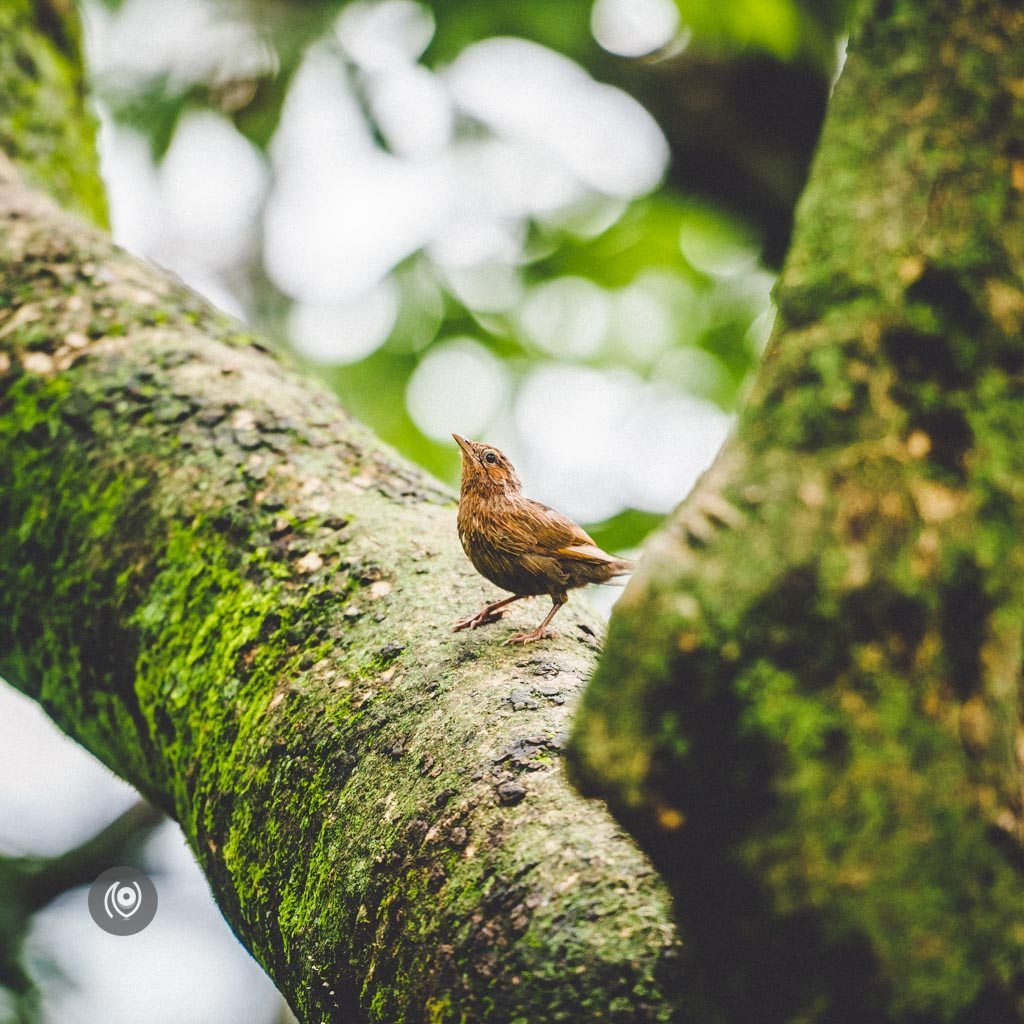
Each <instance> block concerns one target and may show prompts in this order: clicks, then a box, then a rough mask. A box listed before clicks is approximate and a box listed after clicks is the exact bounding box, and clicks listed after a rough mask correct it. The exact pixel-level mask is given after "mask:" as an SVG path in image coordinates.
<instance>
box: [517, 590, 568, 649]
mask: <svg viewBox="0 0 1024 1024" xmlns="http://www.w3.org/2000/svg"><path fill="white" fill-rule="evenodd" d="M567 600H568V597H567V596H566V595H565V594H552V595H551V611H549V612H548V613H547V615H545V616H544V621H543V622H542V623H541V624H540V625H539V626H538V627H537V628H536V629H535V630H534V631H533V632H532V633H516V634H515V635H514V636H510V637H509V638H508V639H507V640H506V641H505V643H507V644H531V643H533V641H534V640H543V639H544V638H545V637H549V636H552V635H553V634H552V633H549V632H548V628H547V626H548V623H549V622H550V621H551V620H552V619H553V618H554V617H555V613H556V612H557V611H558V609H559V608H561V607H562V605H563V604H565V602H566V601H567Z"/></svg>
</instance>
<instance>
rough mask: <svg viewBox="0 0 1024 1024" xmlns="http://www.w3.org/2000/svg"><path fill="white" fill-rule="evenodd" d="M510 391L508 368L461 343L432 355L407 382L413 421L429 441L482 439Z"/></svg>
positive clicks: (454, 342)
mask: <svg viewBox="0 0 1024 1024" xmlns="http://www.w3.org/2000/svg"><path fill="white" fill-rule="evenodd" d="M507 391H508V381H507V374H506V371H505V368H504V367H503V366H502V364H501V361H500V360H498V359H496V358H495V357H494V356H493V355H492V354H491V353H490V352H488V351H487V349H485V348H484V347H483V345H481V344H480V343H479V342H477V341H474V340H473V339H472V338H457V339H454V340H452V341H448V342H445V343H443V344H441V345H438V346H436V347H435V348H433V349H431V350H430V352H428V353H427V355H426V356H425V357H424V359H423V362H421V363H420V365H419V366H418V367H416V370H415V372H414V373H413V375H412V377H411V378H410V380H409V386H408V390H407V392H406V401H407V404H408V408H409V415H410V416H412V418H413V420H414V421H415V422H416V425H417V426H418V427H419V428H420V430H422V431H423V433H424V434H426V435H427V436H428V437H433V438H436V439H437V440H443V441H447V440H449V439H450V437H451V433H452V431H453V430H454V431H457V432H458V433H460V434H463V435H465V436H467V437H473V436H475V435H476V434H479V433H480V431H482V430H483V429H484V428H485V427H486V426H487V424H488V423H489V422H490V421H491V419H492V418H493V417H494V416H495V414H496V413H497V412H498V410H499V408H500V407H501V405H502V403H503V402H504V400H505V395H506V394H507Z"/></svg>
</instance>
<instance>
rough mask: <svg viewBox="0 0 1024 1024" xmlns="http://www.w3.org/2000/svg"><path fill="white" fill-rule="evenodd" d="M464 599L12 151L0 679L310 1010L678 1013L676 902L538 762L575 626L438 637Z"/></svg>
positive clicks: (366, 467) (421, 489)
mask: <svg viewBox="0 0 1024 1024" xmlns="http://www.w3.org/2000/svg"><path fill="white" fill-rule="evenodd" d="M487 593H489V591H488V588H487V585H486V584H484V582H483V581H482V580H481V579H480V578H479V577H477V576H476V575H475V574H474V573H473V571H472V569H471V568H470V567H469V565H468V563H467V562H466V560H465V559H464V557H463V556H462V554H461V551H460V550H459V549H458V542H457V539H456V537H455V527H454V507H453V502H452V499H451V496H450V495H449V494H448V493H447V492H445V491H443V490H441V489H440V487H439V486H438V485H437V484H435V483H434V482H433V481H432V480H430V479H429V478H427V477H425V476H424V474H422V473H421V472H419V471H417V470H415V469H413V468H412V467H410V466H408V465H406V464H404V463H402V462H401V461H400V460H399V459H398V458H397V457H396V456H395V455H394V454H393V453H392V452H390V451H388V450H386V449H384V448H383V447H382V446H381V445H380V444H379V443H378V442H376V441H375V440H374V439H373V438H372V437H371V436H369V434H368V432H367V431H366V430H365V429H364V428H362V427H361V426H359V425H358V424H356V423H354V422H352V421H350V420H349V419H348V418H347V417H346V416H345V414H344V412H343V411H342V410H341V409H340V408H339V407H338V406H337V404H336V402H335V401H334V400H333V399H332V398H331V397H330V396H329V395H328V394H327V393H326V392H325V391H324V390H322V389H321V388H319V387H317V386H316V385H314V384H312V383H309V382H307V381H305V380H303V379H302V378H300V377H299V376H298V375H296V374H293V373H291V372H289V371H288V370H286V369H285V368H283V367H282V366H281V365H280V364H279V363H278V362H277V361H275V360H274V359H273V358H271V357H270V356H268V355H267V354H265V353H264V352H262V351H260V350H259V349H258V347H256V346H254V345H253V344H252V343H251V340H250V339H249V338H248V337H246V336H245V335H243V334H242V333H241V332H240V331H239V329H238V327H237V325H235V324H233V323H231V322H228V321H227V320H226V319H225V318H223V317H220V316H218V315H217V314H215V313H213V312H211V311H210V309H209V308H208V307H206V306H205V305H204V304H203V303H202V302H201V301H200V300H199V299H197V298H196V297H195V296H193V295H191V294H189V293H188V292H187V291H185V290H184V289H182V288H181V287H180V286H178V285H176V284H175V283H174V282H173V281H171V280H170V279H169V277H168V276H167V275H164V274H161V273H158V272H156V271H155V270H153V269H151V268H148V267H146V266H144V265H142V264H141V263H139V262H138V261H136V260H134V259H132V258H130V257H128V256H127V255H125V254H124V253H121V252H119V251H117V250H116V249H115V248H114V247H113V246H112V245H111V244H110V243H109V242H108V241H107V240H106V239H105V238H103V237H102V236H100V235H99V234H97V233H96V232H94V231H92V230H90V229H87V228H85V227H84V226H83V225H82V224H80V223H78V222H76V221H74V220H72V219H70V218H69V217H67V216H66V215H63V214H61V213H59V212H58V211H56V210H55V209H54V208H53V207H52V206H50V205H49V204H48V203H47V202H46V201H44V200H42V199H41V198H40V197H38V196H37V195H34V194H32V193H31V192H29V191H27V190H26V189H25V188H24V187H22V185H20V184H19V183H18V181H17V180H16V178H15V177H14V175H13V174H12V173H11V172H10V171H9V170H7V171H4V172H3V174H2V180H0V672H2V674H3V675H5V676H6V677H7V678H9V679H10V680H11V681H12V682H13V683H15V685H17V686H19V687H21V688H22V689H24V690H25V691H26V692H27V693H29V694H30V695H32V696H34V697H35V698H36V699H38V700H39V701H40V702H41V703H42V704H43V705H44V706H45V707H46V708H47V709H48V711H49V712H50V714H51V715H52V716H53V717H54V719H55V720H56V721H57V722H58V723H59V724H60V725H61V727H62V728H64V729H65V730H66V731H67V732H69V733H70V734H71V735H73V736H75V737H76V738H77V739H79V740H80V741H81V742H82V743H83V744H84V745H86V746H87V747H88V748H89V749H90V750H92V751H93V752H94V753H95V754H97V755H98V756H99V757H100V758H101V759H103V760H104V761H105V762H106V763H107V764H108V765H110V766H111V767H112V768H114V770H115V771H117V772H118V773H119V774H121V775H122V776H123V777H125V778H126V779H128V780H130V781H131V782H133V783H134V784H135V785H137V786H138V787H139V788H140V789H141V790H142V791H143V792H144V793H145V794H146V795H147V796H148V797H149V798H150V799H151V800H152V801H153V802H154V803H156V804H158V805H159V806H161V807H163V808H165V809H166V810H167V811H168V812H169V813H171V814H173V815H174V817H176V818H177V820H178V821H179V822H180V823H181V825H182V827H183V829H184V831H185V834H186V836H187V837H188V839H189V841H190V842H191V844H192V846H193V848H194V850H195V852H196V855H197V857H198V858H199V860H200V863H201V864H202V866H203V869H204V871H205V872H206V874H207V876H208V877H209V879H210V882H211V885H212V886H213V889H214V893H215V895H216V897H217V899H218V901H219V902H220V905H221V907H222V909H223V911H224V913H225V915H226V916H227V918H228V920H229V921H230V922H231V924H232V926H233V927H234V928H235V930H236V932H237V934H238V935H239V937H240V938H241V939H242V941H243V942H244V943H245V944H246V945H247V946H248V947H249V948H250V949H251V950H252V952H253V953H254V955H255V956H256V957H257V958H258V959H259V960H260V962H261V963H262V964H263V965H264V966H265V967H266V969H267V970H268V972H269V973H270V974H271V976H272V977H273V978H274V979H275V981H276V982H277V983H278V985H279V986H280V987H281V989H282V991H283V992H284V993H285V994H286V995H287V997H288V998H289V1000H290V1001H291V1003H292V1005H293V1006H294V1007H295V1009H296V1011H297V1012H298V1013H299V1015H300V1016H301V1018H302V1019H303V1020H308V1021H314V1020H315V1021H322V1020H337V1021H341V1020H345V1021H346V1022H351V1021H355V1020H372V1021H381V1022H387V1024H393V1022H399V1021H410V1022H412V1021H421V1020H430V1021H463V1020H468V1021H513V1020H525V1019H529V1020H544V1021H558V1020H566V1021H569V1020H579V1019H581V1017H582V1018H585V1019H588V1020H601V1021H655V1020H665V1019H667V1018H668V1017H669V1016H670V1013H671V1009H670V1007H671V1000H670V997H669V996H668V995H667V993H666V991H665V987H664V983H663V977H662V974H663V972H664V970H665V969H666V968H667V967H668V966H669V965H670V964H671V962H672V959H673V956H674V952H675V942H674V938H673V933H672V928H671V926H670V924H669V923H668V919H667V906H666V904H667V900H666V898H665V897H664V896H663V894H662V891H661V889H660V887H659V883H658V881H657V880H656V878H655V877H654V875H653V873H652V871H651V869H650V868H649V867H648V866H647V865H646V864H645V862H644V861H643V859H642V858H641V857H640V855H639V854H638V853H637V852H636V851H635V850H634V849H633V847H632V846H631V845H630V843H629V842H628V841H627V840H626V839H625V838H623V837H622V836H621V835H620V834H618V833H616V831H615V828H614V827H613V825H612V823H611V822H610V820H608V819H607V818H606V817H605V815H604V812H603V810H602V809H601V808H600V807H599V806H598V805H595V804H593V803H588V802H586V801H584V800H583V799H582V798H580V797H578V796H577V795H576V794H575V793H574V792H573V791H572V790H571V789H570V788H569V786H568V785H567V783H566V782H565V780H564V778H563V775H562V772H561V770H560V767H559V760H560V756H559V751H560V748H561V745H562V742H563V735H564V730H565V729H566V728H567V726H568V716H569V714H570V711H571V709H572V707H573V705H574V703H575V698H576V695H577V692H578V691H579V690H580V688H581V685H582V680H583V679H584V678H585V677H586V675H587V673H588V672H589V671H590V669H591V667H592V665H593V663H594V658H595V655H596V651H597V646H598V641H597V640H596V639H595V634H596V631H597V628H596V626H595V624H594V621H593V619H592V618H590V617H589V616H588V615H587V614H585V613H584V612H583V611H582V610H581V609H579V608H573V607H572V606H570V610H569V611H568V612H567V613H565V619H564V620H563V623H562V630H563V634H564V635H563V638H562V639H561V640H559V641H558V642H556V643H552V644H547V645H545V646H544V647H541V648H535V649H531V650H528V651H525V652H524V651H522V650H511V649H509V648H506V647H504V646H502V645H501V643H500V641H501V640H502V639H503V637H504V636H505V635H507V634H508V633H509V632H510V628H511V627H510V625H505V624H499V625H496V626H492V627H489V628H488V629H486V630H480V631H478V632H473V633H469V634H466V633H460V634H458V635H454V636H453V635H452V634H451V632H450V626H451V621H452V620H453V619H454V618H455V617H456V616H457V615H458V614H459V613H465V612H466V611H467V610H469V609H471V608H473V607H475V606H476V605H477V604H478V603H480V602H481V600H482V598H483V597H484V595H485V594H487ZM535 617H536V609H533V608H525V609H524V610H523V611H522V612H516V613H513V614H512V615H511V616H510V618H511V619H513V620H515V621H516V624H518V625H520V626H524V625H525V624H526V623H528V622H529V623H532V622H533V620H534V618H535Z"/></svg>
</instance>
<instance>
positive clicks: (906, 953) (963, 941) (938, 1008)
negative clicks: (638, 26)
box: [573, 0, 1024, 1024]
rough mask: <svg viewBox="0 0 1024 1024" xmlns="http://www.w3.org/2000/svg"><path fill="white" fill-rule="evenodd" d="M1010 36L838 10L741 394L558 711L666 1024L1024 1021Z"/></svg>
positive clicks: (1017, 183)
mask: <svg viewBox="0 0 1024 1024" xmlns="http://www.w3.org/2000/svg"><path fill="white" fill-rule="evenodd" d="M1022 32H1024V15H1022V14H1021V12H1020V10H1019V7H1018V5H1016V4H1011V3H998V2H994V0H985V2H980V0H979V2H974V0H960V2H958V3H952V4H950V3H946V2H944V0H943V2H938V0H934V2H927V0H923V2H911V0H902V2H901V0H893V2H886V3H879V4H874V5H866V7H865V14H864V20H863V22H862V25H861V28H860V31H859V32H858V33H857V35H856V37H855V38H854V40H853V42H852V43H851V47H850V54H849V58H848V62H847V65H846V68H845V70H844V72H843V76H842V78H841V80H840V82H839V84H838V86H837V88H836V92H835V96H834V98H833V102H832V106H831V108H830V111H829V118H828V121H827V123H826V127H825V132H824V135H823V139H822V143H821V148H820V151H819V154H818V157H817V160H816V163H815V167H814V170H813V173H812V178H811V182H810V185H809V187H808V190H807V193H806V195H805V197H804V199H803V200H802V202H801V206H800V209H799V212H798V218H797V230H796V235H795V241H794V247H793V251H792V253H791V255H790V257H789V260H788V262H787V265H786V268H785V270H784V272H783V276H782V279H781V282H780V285H779V288H778V292H777V303H778V307H779V319H778V323H777V327H776V332H775V336H774V338H773V340H772V343H771V345H770V347H769V351H768V353H767V355H766V358H765V362H764V366H763V368H762V372H761V374H760V376H759V379H758V382H757V385H756V387H755V390H754V393H753V395H752V397H751V401H750V403H749V405H748V407H747V409H746V410H745V412H744V413H743V415H742V417H741V421H740V424H739V427H738V429H737V431H736V434H735V436H734V438H733V439H732V440H731V442H730V444H729V446H728V447H727V449H726V451H725V453H724V454H723V456H722V457H721V459H720V460H719V462H718V464H717V465H716V466H715V468H714V469H713V470H712V471H711V472H710V473H709V474H708V475H707V476H706V477H705V479H704V480H703V481H702V482H701V483H700V484H699V485H698V488H697V490H696V492H695V494H694V495H693V496H691V498H690V500H689V501H688V502H687V503H686V505H684V506H683V507H682V508H681V509H680V510H679V512H678V513H677V514H676V515H675V516H674V517H673V521H672V522H671V523H670V525H669V526H668V528H667V529H666V530H665V532H664V533H663V534H662V535H661V536H660V538H658V539H657V540H656V541H655V542H654V544H653V545H652V550H651V551H650V552H649V555H648V558H647V560H646V561H645V564H644V566H643V567H642V570H641V572H640V573H639V574H638V576H637V578H635V579H634V581H633V583H632V584H631V586H630V588H629V589H628V590H627V592H626V594H625V596H624V599H623V601H622V602H621V603H620V605H619V608H618V610H617V613H616V616H615V617H614V618H613V622H612V626H611V631H610V636H609V649H608V652H607V654H606V657H605V659H604V660H603V662H602V664H601V666H600V669H599V672H598V675H597V678H596V679H595V681H594V684H593V686H592V688H591V689H590V690H589V691H588V694H587V697H586V700H585V703H584V707H583V710H582V713H581V717H580V720H579V723H578V725H577V729H576V733H575V738H574V748H573V761H574V764H575V766H576V767H575V772H576V774H577V776H578V777H579V779H580V780H581V783H582V784H583V785H584V786H585V788H586V789H587V790H588V791H590V792H598V793H601V794H602V795H605V796H607V797H608V798H609V801H610V803H611V804H612V806H613V808H614V810H615V812H616V814H617V815H618V816H619V817H620V819H621V820H622V821H623V822H625V823H626V824H627V825H628V826H629V828H630V830H631V831H632V832H633V833H634V834H635V835H636V836H637V837H638V838H639V839H640V841H641V844H642V845H643V846H644V847H645V848H646V849H647V850H648V851H649V852H650V853H651V855H652V857H653V858H654V860H655V863H656V864H657V865H658V866H659V868H661V870H662V871H663V873H664V875H665V877H666V879H667V880H668V881H669V883H670V885H671V886H672V888H673V891H674V894H675V897H676V903H677V913H678V918H679V920H680V922H681V927H682V930H683V934H684V940H686V961H685V962H686V966H687V968H688V969H689V970H690V971H691V972H692V977H691V981H692V983H693V984H694V986H695V990H696V991H697V992H698V993H699V994H698V995H697V996H696V997H695V1011H694V1012H695V1019H706V1020H723V1021H724V1020H749V1019H758V1020H760V1021H763V1022H766V1024H767V1022H774V1021H778V1022H783V1021H785V1022H790V1021H793V1022H795V1021H801V1022H804V1021H830V1022H831V1021H863V1020H871V1021H908V1022H909V1021H915V1022H917V1021H957V1022H968V1021H986V1022H1003V1021H1020V1020H1024V973H1022V972H1021V970H1020V963H1021V962H1022V954H1024V888H1022V886H1021V881H1022V879H1021V873H1022V871H1024V851H1022V847H1021V839H1022V835H1024V827H1022V805H1021V796H1020V753H1019V751H1020V750H1021V742H1022V737H1024V729H1022V726H1021V719H1020V710H1019V707H1020V705H1019V701H1020V694H1019V691H1020V682H1021V678H1022V633H1021V625H1020V624H1021V622H1024V582H1022V581H1024V575H1022V573H1021V568H1022V566H1024V546H1022V544H1021V537H1022V536H1024V513H1022V509H1024V504H1022V503H1021V497H1022V496H1024V454H1022V453H1024V447H1022V440H1024V405H1022V403H1021V397H1022V396H1021V385H1020V379H1021V378H1020V375H1021V372H1022V370H1024V344H1022V341H1021V337H1022V328H1024V275H1022V271H1021V267H1022V266H1024V249H1022V245H1024V221H1022V215H1021V214H1022V211H1021V198H1022V194H1024V162H1022V157H1024V154H1022V152H1021V150H1020V140H1021V138H1022V137H1024V102H1022V100H1021V92H1020V88H1019V83H1020V82H1022V81H1024V51H1022V49H1021V47H1020V45H1019V41H1020V38H1021V33H1022Z"/></svg>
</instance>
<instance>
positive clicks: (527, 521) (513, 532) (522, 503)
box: [492, 498, 613, 562]
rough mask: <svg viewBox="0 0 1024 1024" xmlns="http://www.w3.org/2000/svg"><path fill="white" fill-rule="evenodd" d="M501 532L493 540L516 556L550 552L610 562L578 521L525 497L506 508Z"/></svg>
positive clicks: (549, 554) (588, 560) (590, 560)
mask: <svg viewBox="0 0 1024 1024" xmlns="http://www.w3.org/2000/svg"><path fill="white" fill-rule="evenodd" d="M501 518H502V519H503V520H504V522H503V523H502V527H501V529H500V534H499V535H498V536H496V537H494V538H492V543H494V545H495V546H496V547H499V548H501V549H502V550H504V551H508V552H510V553H514V554H517V555H547V556H555V557H559V558H570V559H579V560H580V561H587V562H610V561H613V559H612V556H611V555H609V554H606V553H605V552H604V551H602V550H601V549H600V548H599V547H598V546H597V544H595V543H594V539H593V537H591V536H590V534H589V533H587V531H586V530H584V529H583V527H582V526H580V525H579V524H578V523H574V522H573V521H572V520H571V519H570V518H569V517H568V516H565V515H562V513H561V512H557V511H556V510H555V509H553V508H549V507H548V506H547V505H543V504H541V502H539V501H533V500H532V499H531V498H522V499H520V500H519V501H516V502H510V503H509V504H508V506H507V508H505V509H504V510H503V514H502V517H501Z"/></svg>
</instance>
